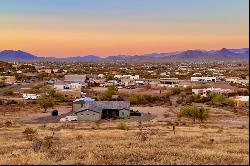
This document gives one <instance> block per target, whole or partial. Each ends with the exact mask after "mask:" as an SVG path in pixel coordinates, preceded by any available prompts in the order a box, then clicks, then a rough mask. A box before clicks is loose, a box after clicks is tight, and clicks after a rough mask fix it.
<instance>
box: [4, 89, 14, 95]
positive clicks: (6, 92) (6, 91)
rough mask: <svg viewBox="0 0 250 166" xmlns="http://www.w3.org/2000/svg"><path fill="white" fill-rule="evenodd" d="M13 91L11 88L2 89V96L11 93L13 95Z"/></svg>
mask: <svg viewBox="0 0 250 166" xmlns="http://www.w3.org/2000/svg"><path fill="white" fill-rule="evenodd" d="M13 94H14V93H13V90H11V89H5V90H4V91H3V95H4V96H11V95H13Z"/></svg>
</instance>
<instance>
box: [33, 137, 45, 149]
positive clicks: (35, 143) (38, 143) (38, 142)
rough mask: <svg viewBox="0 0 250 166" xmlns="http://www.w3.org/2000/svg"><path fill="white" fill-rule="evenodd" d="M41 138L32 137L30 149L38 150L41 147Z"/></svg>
mask: <svg viewBox="0 0 250 166" xmlns="http://www.w3.org/2000/svg"><path fill="white" fill-rule="evenodd" d="M42 143H43V142H42V140H41V139H38V138H34V139H33V141H32V149H33V150H34V152H38V151H39V150H40V149H41V146H42Z"/></svg>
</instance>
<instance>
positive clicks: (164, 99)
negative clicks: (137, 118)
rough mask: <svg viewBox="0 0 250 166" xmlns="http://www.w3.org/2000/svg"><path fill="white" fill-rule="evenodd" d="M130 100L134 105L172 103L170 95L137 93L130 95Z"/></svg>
mask: <svg viewBox="0 0 250 166" xmlns="http://www.w3.org/2000/svg"><path fill="white" fill-rule="evenodd" d="M129 101H130V103H131V104H132V105H146V104H164V103H168V105H170V103H171V101H170V98H169V95H162V96H155V95H148V94H145V95H135V94H132V95H130V96H129Z"/></svg>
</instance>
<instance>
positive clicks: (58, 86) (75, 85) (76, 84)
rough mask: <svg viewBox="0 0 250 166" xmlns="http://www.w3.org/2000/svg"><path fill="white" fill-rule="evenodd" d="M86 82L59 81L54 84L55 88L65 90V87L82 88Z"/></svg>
mask: <svg viewBox="0 0 250 166" xmlns="http://www.w3.org/2000/svg"><path fill="white" fill-rule="evenodd" d="M85 86H86V83H84V84H80V83H58V84H54V88H55V89H57V90H63V89H79V90H80V89H81V88H82V87H85Z"/></svg>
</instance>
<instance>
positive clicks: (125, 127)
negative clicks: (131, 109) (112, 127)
mask: <svg viewBox="0 0 250 166" xmlns="http://www.w3.org/2000/svg"><path fill="white" fill-rule="evenodd" d="M117 129H120V130H128V126H127V125H126V124H125V123H124V122H119V123H118V124H117Z"/></svg>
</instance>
